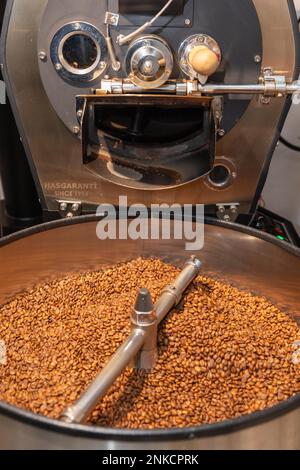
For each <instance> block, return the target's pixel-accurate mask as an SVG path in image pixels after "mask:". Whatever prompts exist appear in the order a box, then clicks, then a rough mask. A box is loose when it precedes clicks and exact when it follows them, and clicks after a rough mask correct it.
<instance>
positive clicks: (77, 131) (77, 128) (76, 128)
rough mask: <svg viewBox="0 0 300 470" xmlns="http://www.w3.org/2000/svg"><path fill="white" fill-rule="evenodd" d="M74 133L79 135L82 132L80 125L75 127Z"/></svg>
mask: <svg viewBox="0 0 300 470" xmlns="http://www.w3.org/2000/svg"><path fill="white" fill-rule="evenodd" d="M72 130H73V134H75V135H78V134H79V133H80V128H79V127H78V126H74V127H73V129H72Z"/></svg>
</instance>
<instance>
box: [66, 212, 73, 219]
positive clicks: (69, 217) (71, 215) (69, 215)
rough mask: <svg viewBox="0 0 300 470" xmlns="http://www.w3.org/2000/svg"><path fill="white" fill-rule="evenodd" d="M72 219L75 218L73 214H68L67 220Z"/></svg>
mask: <svg viewBox="0 0 300 470" xmlns="http://www.w3.org/2000/svg"><path fill="white" fill-rule="evenodd" d="M72 217H74V214H73V212H68V213H67V214H66V218H67V219H72Z"/></svg>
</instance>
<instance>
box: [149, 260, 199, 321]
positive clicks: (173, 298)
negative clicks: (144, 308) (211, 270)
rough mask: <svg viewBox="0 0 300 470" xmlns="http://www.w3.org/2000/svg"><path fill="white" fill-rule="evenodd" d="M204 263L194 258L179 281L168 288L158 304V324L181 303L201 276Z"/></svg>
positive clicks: (186, 266) (186, 265)
mask: <svg viewBox="0 0 300 470" xmlns="http://www.w3.org/2000/svg"><path fill="white" fill-rule="evenodd" d="M201 266H202V263H201V261H199V260H198V259H197V258H195V257H193V258H191V259H190V260H189V261H187V263H185V266H184V268H183V270H182V271H181V273H180V274H179V276H178V277H177V279H176V280H175V281H174V282H173V284H171V285H170V286H169V287H167V288H166V289H165V290H164V292H163V294H162V296H161V297H160V299H159V300H158V302H157V304H156V305H155V311H156V316H157V321H158V323H161V322H162V321H163V320H164V318H165V317H166V315H167V314H168V313H169V311H170V310H171V309H172V308H173V307H174V306H175V305H177V304H179V302H180V301H181V298H182V294H183V293H184V291H185V290H186V289H187V287H188V286H189V285H190V284H191V282H192V281H193V280H194V279H195V277H196V276H197V275H198V274H199V271H200V269H201Z"/></svg>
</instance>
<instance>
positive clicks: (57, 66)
mask: <svg viewBox="0 0 300 470" xmlns="http://www.w3.org/2000/svg"><path fill="white" fill-rule="evenodd" d="M55 69H56V70H57V71H58V72H59V71H60V70H61V69H62V65H61V64H60V63H59V62H58V63H57V64H55Z"/></svg>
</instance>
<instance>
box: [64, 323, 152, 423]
mask: <svg viewBox="0 0 300 470" xmlns="http://www.w3.org/2000/svg"><path fill="white" fill-rule="evenodd" d="M144 340H145V332H144V331H143V330H141V329H134V330H133V331H132V333H131V334H130V336H129V337H128V339H127V340H126V341H125V343H123V344H122V346H121V347H120V348H119V349H118V350H117V351H116V353H115V354H114V355H113V356H112V358H111V359H110V361H109V362H108V363H107V365H106V366H105V367H104V369H103V370H102V371H101V372H100V374H99V375H98V376H97V377H96V378H95V380H94V381H93V382H92V383H91V385H90V386H89V387H88V389H87V390H86V391H85V392H84V393H83V394H82V395H81V397H80V398H79V399H78V400H77V402H76V403H75V404H74V405H72V406H70V407H69V408H67V409H66V410H65V411H64V413H63V415H62V419H63V420H64V421H66V422H68V423H81V422H83V421H84V420H85V419H86V417H87V416H88V415H89V414H90V413H91V411H93V410H94V409H95V407H96V405H97V403H98V401H99V400H100V399H101V398H103V397H104V395H105V394H106V393H107V391H108V390H109V389H110V387H111V386H112V384H113V383H114V382H115V380H116V379H117V378H118V377H119V376H120V375H121V374H122V373H123V371H124V369H125V368H126V367H127V365H128V364H129V363H130V362H131V361H132V360H133V359H134V357H135V356H136V355H137V354H138V352H139V351H140V349H141V348H142V346H143V344H144Z"/></svg>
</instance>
